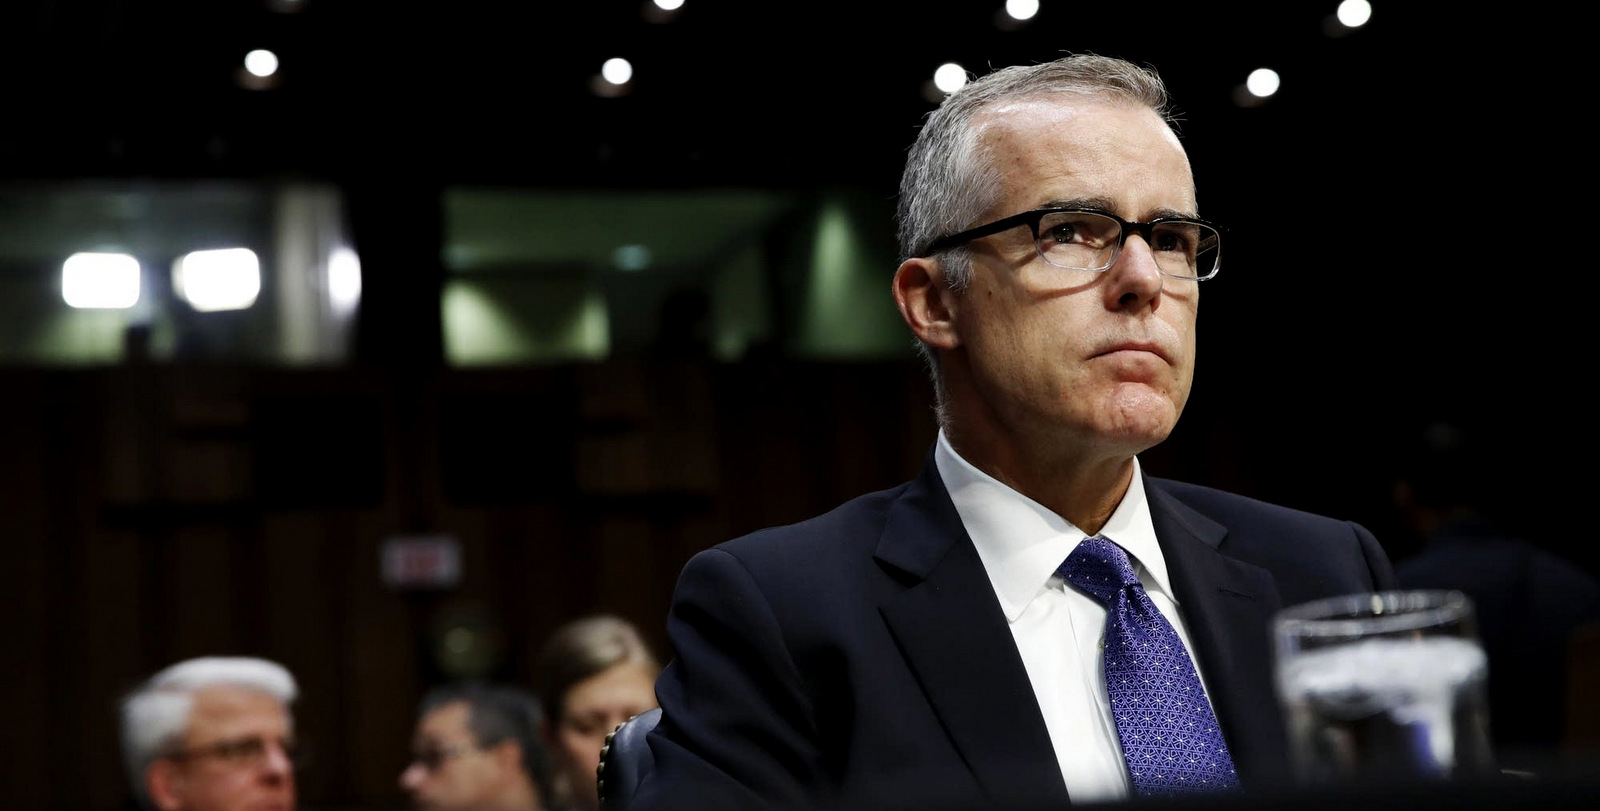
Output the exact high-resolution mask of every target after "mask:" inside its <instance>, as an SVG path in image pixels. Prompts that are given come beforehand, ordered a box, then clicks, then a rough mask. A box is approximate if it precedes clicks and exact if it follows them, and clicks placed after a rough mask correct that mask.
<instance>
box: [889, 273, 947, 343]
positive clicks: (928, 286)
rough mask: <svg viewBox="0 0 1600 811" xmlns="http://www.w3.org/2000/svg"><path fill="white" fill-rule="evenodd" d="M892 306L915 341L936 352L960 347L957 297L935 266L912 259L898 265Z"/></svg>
mask: <svg viewBox="0 0 1600 811" xmlns="http://www.w3.org/2000/svg"><path fill="white" fill-rule="evenodd" d="M894 303H895V305H896V306H898V307H899V308H900V317H901V318H903V319H905V322H906V326H908V327H910V328H911V333H912V334H913V335H916V336H917V339H918V340H920V341H922V342H923V343H925V344H927V345H929V346H932V347H935V348H937V349H954V348H956V347H957V346H960V345H961V334H960V332H959V331H958V330H957V329H956V322H955V316H956V307H957V306H958V304H959V301H958V297H957V296H956V294H955V291H953V290H951V289H950V287H949V285H947V284H945V283H944V277H943V274H942V272H941V269H940V267H939V263H938V262H935V261H934V260H932V259H927V258H922V257H913V258H911V259H907V260H906V261H904V262H902V263H900V268H899V269H898V270H896V271H895V272H894Z"/></svg>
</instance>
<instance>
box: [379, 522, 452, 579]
mask: <svg viewBox="0 0 1600 811" xmlns="http://www.w3.org/2000/svg"><path fill="white" fill-rule="evenodd" d="M379 554H380V556H381V558H382V560H381V567H382V572H383V584H384V585H386V586H388V587H389V588H392V589H398V590H413V589H448V588H454V587H456V586H457V585H460V583H461V543H460V542H459V541H457V540H456V538H455V536H453V535H392V536H390V537H388V538H385V539H384V541H383V546H382V548H381V550H380V552H379Z"/></svg>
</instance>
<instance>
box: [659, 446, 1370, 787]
mask: <svg viewBox="0 0 1600 811" xmlns="http://www.w3.org/2000/svg"><path fill="white" fill-rule="evenodd" d="M1145 490H1146V493H1147V494H1148V498H1149V502H1150V512H1151V518H1152V521H1153V522H1154V525H1155V531H1156V536H1157V537H1158V539H1159V541H1160V544H1161V549H1162V553H1163V554H1164V555H1165V556H1166V561H1167V568H1168V571H1169V574H1170V578H1171V583H1172V588H1173V591H1174V592H1175V596H1176V598H1177V602H1178V605H1179V606H1180V607H1181V610H1182V612H1183V616H1184V620H1185V622H1186V623H1187V625H1188V629H1189V634H1190V637H1191V639H1192V642H1193V645H1194V647H1195V650H1194V651H1193V653H1194V656H1195V658H1196V659H1197V660H1198V663H1199V666H1200V668H1201V671H1202V672H1203V673H1204V674H1205V678H1206V683H1207V685H1208V686H1209V688H1210V690H1211V701H1212V704H1213V705H1214V706H1215V707H1216V710H1217V715H1218V720H1219V721H1220V722H1221V726H1222V730H1223V734H1224V736H1225V737H1226V739H1227V741H1228V744H1229V747H1230V750H1231V752H1232V754H1233V758H1234V763H1235V767H1236V768H1237V770H1238V773H1239V776H1240V780H1241V782H1242V783H1243V784H1244V786H1245V787H1246V789H1251V788H1255V787H1277V786H1279V785H1281V784H1282V781H1283V779H1285V778H1286V777H1287V775H1288V768H1289V767H1288V761H1287V752H1286V751H1285V749H1286V741H1287V737H1286V732H1285V726H1284V721H1283V717H1282V714H1281V713H1280V711H1279V709H1278V707H1277V704H1276V698H1275V692H1274V689H1273V673H1272V654H1271V648H1272V640H1271V636H1270V632H1269V624H1270V620H1271V616H1272V614H1273V612H1274V611H1277V610H1278V609H1279V608H1281V607H1283V606H1286V605H1292V604H1295V603H1299V602H1304V601H1307V600H1312V599H1316V598H1321V597H1329V596H1334V595H1339V594H1348V593H1354V592H1364V591H1377V590H1383V589H1387V588H1393V587H1394V575H1393V572H1392V570H1391V567H1390V563H1389V560H1388V558H1387V556H1386V555H1385V554H1384V552H1383V549H1382V548H1381V547H1380V546H1379V545H1378V542H1377V541H1376V540H1375V539H1374V538H1373V536H1372V534H1371V533H1370V532H1368V531H1367V530H1366V529H1365V528H1363V527H1362V526H1360V525H1358V524H1356V523H1353V522H1349V521H1340V520H1335V519H1332V518H1327V517H1323V516H1318V515H1313V514H1310V513H1306V512H1302V511H1298V510H1293V509H1288V508H1285V507H1281V506H1276V505H1272V504H1267V503H1264V502H1261V501H1257V500H1254V499H1249V498H1245V497H1242V496H1238V495H1233V494H1230V493H1225V492H1222V491H1219V490H1215V489H1211V488H1207V487H1200V486H1196V485H1191V484H1183V483H1179V482H1175V481H1169V480H1164V479H1160V478H1156V477H1149V476H1147V477H1146V478H1145ZM667 626H668V634H669V638H670V640H671V642H672V645H673V649H674V653H675V655H674V658H673V660H672V661H671V662H670V663H669V664H668V666H667V667H666V669H665V670H664V671H663V672H662V675H661V677H660V678H659V680H658V681H657V683H656V693H657V698H658V699H659V701H660V704H661V708H662V715H661V720H660V722H659V724H658V725H657V726H656V728H655V729H654V730H653V731H652V732H651V733H650V734H649V736H648V740H649V743H650V748H651V751H652V754H653V756H654V758H655V765H654V769H653V771H652V772H651V773H650V774H649V775H648V776H647V777H646V778H645V779H644V782H643V783H642V784H641V785H640V787H639V793H638V795H637V796H636V798H635V802H634V804H633V805H632V806H631V808H633V809H635V811H662V809H708V810H709V809H752V808H768V807H773V808H784V809H845V808H848V809H900V808H904V809H951V810H952V811H958V810H959V811H988V810H989V809H1042V808H1049V807H1059V806H1063V805H1066V804H1068V803H1069V802H1070V798H1069V797H1068V796H1067V789H1066V784H1065V783H1064V781H1063V780H1062V777H1061V771H1060V768H1059V766H1058V764H1057V762H1056V756H1055V750H1054V749H1053V748H1052V744H1051V741H1050V735H1049V733H1048V732H1047V731H1046V729H1045V724H1044V718H1043V716H1042V715H1041V713H1040V710H1039V706H1038V703H1037V702H1036V700H1035V698H1034V694H1033V688H1032V686H1031V685H1030V684H1029V681H1028V674H1027V671H1026V670H1025V669H1024V667H1023V664H1022V659H1021V656H1020V655H1019V654H1018V652H1017V648H1016V644H1015V643H1014V642H1013V640H1012V636H1011V632H1010V630H1009V628H1008V626H1007V624H1006V618H1005V615H1004V614H1003V613H1002V611H1001V608H1000V603H999V600H998V598H997V597H996V596H995V593H994V589H993V588H992V586H991V585H990V583H989V579H988V576H987V574H986V573H985V571H984V568H983V565H982V563H981V562H980V560H979V558H978V553H977V549H976V547H974V545H973V543H972V540H971V538H970V537H968V535H967V533H966V530H965V528H964V527H963V526H962V523H961V519H960V516H959V515H958V514H957V512H956V509H955V505H954V504H953V503H952V502H951V500H950V496H949V494H948V493H947V492H946V490H945V487H944V484H943V482H942V481H941V480H940V478H939V474H938V470H937V467H936V466H935V465H934V463H933V460H932V455H931V453H930V455H929V457H928V461H927V463H926V465H925V467H924V469H923V471H922V473H921V474H920V475H919V476H918V477H917V478H916V479H914V480H912V481H910V482H907V483H906V484H903V485H901V486H899V487H896V488H893V489H890V490H884V491H880V492H877V493H871V494H868V495H865V496H862V497H860V498H857V499H854V500H852V501H849V502H847V503H845V504H843V505H841V506H839V507H838V508H836V509H834V510H832V511H830V512H828V513H826V514H824V515H821V516H818V517H815V518H812V519H809V520H807V521H803V522H801V523H798V524H792V525H789V526H783V527H774V528H768V529H763V530H760V531H757V532H754V533H751V534H749V535H746V536H744V537H741V538H737V539H734V540H731V541H728V542H726V543H722V544H719V545H718V546H715V547H713V548H711V549H708V550H705V551H702V552H700V553H698V554H697V555H695V556H694V557H693V558H692V559H691V560H690V561H689V562H688V564H687V565H686V566H685V567H684V569H683V572H682V573H681V575H680V578H679V580H678V584H677V589H676V591H675V593H674V595H673V600H672V606H671V611H670V614H669V617H668V621H667Z"/></svg>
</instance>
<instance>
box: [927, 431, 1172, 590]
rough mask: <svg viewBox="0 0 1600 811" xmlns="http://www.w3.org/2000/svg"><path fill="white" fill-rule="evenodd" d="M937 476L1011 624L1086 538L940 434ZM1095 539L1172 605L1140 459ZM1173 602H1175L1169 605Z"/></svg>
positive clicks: (937, 446)
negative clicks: (1109, 545) (1118, 552)
mask: <svg viewBox="0 0 1600 811" xmlns="http://www.w3.org/2000/svg"><path fill="white" fill-rule="evenodd" d="M933 460H934V464H936V465H937V466H938V469H939V477H940V478H941V479H943V480H944V485H945V489H946V490H947V491H949V493H950V500H951V501H953V502H955V507H956V512H957V513H958V514H959V515H960V516H961V523H962V524H963V525H965V526H966V529H967V535H969V536H970V537H971V538H972V543H973V545H974V546H976V547H977V548H978V557H979V559H980V560H982V561H983V568H984V569H985V570H986V571H987V572H988V574H989V582H990V583H991V584H992V585H993V586H994V591H995V594H996V596H998V597H999V598H1000V607H1001V609H1002V610H1004V611H1005V614H1006V619H1007V620H1010V621H1015V620H1016V619H1017V617H1019V616H1021V614H1022V612H1023V610H1024V609H1026V608H1027V607H1028V603H1030V602H1032V601H1033V599H1034V597H1036V596H1037V595H1038V594H1039V591H1040V590H1041V589H1044V588H1046V587H1048V586H1049V585H1051V582H1050V579H1051V577H1052V576H1054V575H1055V573H1056V569H1057V568H1059V567H1060V566H1061V562H1062V561H1064V560H1066V559H1067V555H1068V554H1069V553H1071V552H1072V549H1073V548H1074V547H1076V546H1077V545H1078V542H1079V541H1081V540H1083V538H1084V536H1085V534H1086V533H1085V532H1083V531H1082V530H1080V529H1078V528H1077V527H1076V526H1073V524H1072V522H1070V521H1068V520H1066V519H1065V518H1062V517H1061V516H1059V515H1056V514H1055V513H1054V512H1052V511H1051V510H1050V509H1048V508H1046V507H1045V506H1044V505H1042V504H1040V503H1039V502H1037V501H1034V500H1033V499H1031V498H1028V497H1027V496H1025V495H1023V494H1021V493H1019V492H1017V491H1016V490H1013V489H1011V487H1009V486H1008V485H1006V484H1004V483H1002V482H1001V481H1000V480H998V479H996V478H994V477H993V476H990V475H989V474H987V473H985V472H983V471H981V470H979V469H978V468H976V467H973V465H972V464H971V463H970V462H968V461H967V460H965V459H963V458H961V455H960V454H958V453H956V450H955V448H953V447H951V445H950V441H949V440H948V439H947V438H946V437H945V434H944V431H943V430H942V429H941V430H940V431H939V437H938V440H937V442H936V444H935V446H934V452H933ZM1100 535H1101V536H1102V537H1105V538H1108V539H1110V540H1111V541H1113V542H1115V543H1116V544H1117V545H1118V546H1120V547H1122V548H1123V549H1125V550H1127V552H1128V554H1129V556H1131V557H1132V558H1133V561H1134V565H1135V567H1139V566H1142V567H1143V568H1144V570H1145V571H1147V572H1149V574H1150V577H1151V579H1152V580H1153V585H1154V588H1155V589H1157V590H1159V591H1160V592H1162V593H1163V594H1165V595H1166V596H1167V597H1168V598H1169V599H1173V595H1172V587H1171V584H1170V583H1168V582H1167V563H1166V558H1164V557H1163V556H1162V554H1161V545H1160V544H1159V543H1157V542H1156V531H1155V526H1154V525H1153V524H1152V523H1151V522H1150V502H1149V501H1148V500H1147V499H1146V498H1145V491H1144V477H1143V475H1142V474H1141V471H1140V467H1139V459H1138V457H1134V460H1133V480H1132V481H1131V482H1130V483H1129V485H1128V492H1127V493H1125V494H1124V495H1123V496H1122V501H1121V502H1120V503H1119V504H1118V505H1117V509H1116V510H1115V511H1114V512H1113V513H1112V514H1111V518H1110V520H1108V521H1106V525H1105V526H1104V527H1102V528H1101V530H1100ZM1173 601H1174V602H1176V600H1175V599H1174V600H1173Z"/></svg>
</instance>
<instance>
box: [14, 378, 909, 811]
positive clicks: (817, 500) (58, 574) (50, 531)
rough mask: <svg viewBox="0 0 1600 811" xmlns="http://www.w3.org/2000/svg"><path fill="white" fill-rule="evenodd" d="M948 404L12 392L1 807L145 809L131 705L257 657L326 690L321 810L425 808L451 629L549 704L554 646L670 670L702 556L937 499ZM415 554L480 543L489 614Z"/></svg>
mask: <svg viewBox="0 0 1600 811" xmlns="http://www.w3.org/2000/svg"><path fill="white" fill-rule="evenodd" d="M925 385H926V384H925V382H924V381H922V379H921V373H920V370H918V369H916V368H914V367H911V366H909V365H908V366H904V367H902V366H898V365H893V364H885V365H870V364H869V365H866V366H862V367H855V368H846V367H830V366H828V365H823V364H818V365H812V366H809V367H802V368H794V367H786V366H782V365H779V364H776V363H771V364H753V365H750V366H718V365H714V364H707V365H696V364H692V363H690V364H686V363H684V362H681V361H671V362H663V363H648V362H643V361H628V362H617V363H614V364H612V363H607V364H596V365H585V366H578V367H566V368H552V369H532V370H527V369H522V370H509V369H508V370H488V371H483V370H478V371H472V372H439V373H437V374H435V373H411V374H407V375H405V376H404V377H403V378H402V377H398V376H396V375H395V374H393V373H390V372H384V371H380V370H373V369H361V370H328V369H324V370H307V371H304V372H288V371H285V370H281V369H278V370H250V369H233V368H226V369H223V368H197V367H141V368H113V369H87V370H59V371H56V370H0V386H3V387H4V390H5V391H6V392H7V394H8V397H6V398H0V443H3V445H0V447H4V448H5V449H6V452H7V456H8V462H7V464H6V465H5V466H4V469H3V470H0V505H3V507H4V510H5V513H4V514H5V515H6V522H7V523H6V526H7V531H8V534H9V535H10V536H11V541H10V543H9V544H8V545H7V550H8V551H9V552H10V553H11V555H12V557H11V560H10V569H11V571H12V572H13V573H14V574H15V575H16V577H15V584H14V586H13V587H12V588H9V589H7V590H6V594H5V597H4V598H3V599H4V600H5V605H6V607H7V609H8V612H7V615H8V617H9V618H12V625H13V626H14V629H13V631H12V638H13V639H14V640H16V641H17V643H18V644H17V646H16V647H14V648H12V650H11V651H10V656H11V658H13V659H15V660H17V661H16V663H15V666H12V667H7V668H3V669H0V692H3V694H4V695H5V696H6V702H5V706H4V707H3V708H0V711H3V714H0V721H3V723H0V748H3V751H6V752H7V753H8V756H7V758H5V759H0V806H3V807H32V808H50V809H63V810H64V811H79V810H80V809H81V811H117V810H118V809H122V808H124V807H125V806H126V803H127V802H128V800H129V794H128V792H127V787H126V783H125V778H124V776H123V774H122V772H121V767H120V761H119V752H118V747H117V730H116V716H115V702H116V699H117V698H118V697H120V695H121V694H122V693H123V692H124V691H125V690H127V689H129V688H131V687H132V686H133V685H134V684H136V683H137V682H138V680H140V679H142V678H143V677H145V676H147V675H148V674H149V673H151V672H153V671H154V670H156V669H158V668H160V667H163V666H165V665H167V664H170V663H171V662H173V661H176V660H177V659H180V658H186V657H189V656H196V655H202V654H250V655H260V656H266V657H268V658H272V659H275V660H277V661H280V662H282V663H284V664H285V665H287V666H288V667H289V668H290V669H291V670H292V671H293V672H294V673H295V675H296V677H297V679H298V680H299V682H300V685H301V689H302V698H301V700H300V701H299V703H298V704H297V706H296V711H295V712H296V717H297V723H298V726H299V728H300V731H301V733H302V735H303V736H304V737H305V738H306V739H307V740H308V741H310V742H311V744H312V746H313V751H314V759H313V761H312V763H311V765H310V767H309V768H308V769H307V770H306V771H305V772H303V773H302V775H301V790H302V791H301V793H302V799H303V801H304V804H305V805H306V807H318V808H324V809H334V808H338V809H351V810H352V811H363V810H365V809H371V810H372V811H377V810H378V809H396V808H400V807H402V806H403V805H404V798H403V796H402V795H401V793H400V791H399V789H398V788H397V787H396V784H395V780H396V777H397V776H398V774H399V771H400V769H402V768H403V767H404V765H405V762H404V761H405V757H406V753H407V751H408V749H409V740H410V734H411V725H412V723H413V720H414V712H415V705H416V701H417V700H418V699H419V698H420V697H421V695H422V693H423V692H424V691H425V690H426V689H427V688H428V687H430V686H432V685H433V684H434V683H436V682H437V681H439V680H441V679H444V678H447V677H449V676H450V675H451V673H450V672H449V671H448V670H447V669H446V668H445V667H444V666H443V665H442V664H441V661H440V660H439V658H438V656H437V634H438V626H439V623H440V621H441V618H449V617H452V616H456V615H457V614H458V613H459V612H468V614H469V615H470V616H476V617H482V618H485V620H484V621H485V622H487V623H489V624H491V625H492V626H493V627H494V628H495V629H496V630H497V632H498V633H499V634H500V635H501V644H502V646H503V647H502V649H501V651H500V656H499V658H498V660H496V662H495V664H494V666H493V668H492V670H491V672H490V673H489V675H490V676H492V677H494V678H500V679H505V680H508V681H512V682H520V683H524V684H531V682H532V673H533V664H534V657H535V655H536V653H537V650H538V648H539V646H540V645H541V644H542V643H543V641H544V640H545V638H546V637H547V636H548V635H549V633H550V632H551V631H553V630H554V629H555V628H556V627H557V626H559V625H561V624H562V623H565V622H567V621H569V620H571V619H574V618H577V617H579V616H582V615H585V614H589V613H594V612H597V611H607V612H611V613H616V614H620V615H622V616H624V617H627V618H628V619H630V620H633V621H634V622H636V623H638V624H639V625H640V627H641V630H642V631H643V632H644V633H645V636H646V637H647V639H649V640H650V641H651V643H652V644H653V645H655V646H656V647H657V649H658V651H660V652H661V653H662V654H663V656H666V655H670V650H668V649H667V647H666V637H665V619H666V610H667V605H668V601H669V599H670V596H671V592H672V588H673V585H674V584H675V582H676V579H677V575H678V572H679V571H680V570H681V568H682V566H683V564H684V563H685V562H686V561H687V560H688V558H689V557H690V556H691V555H693V554H694V553H696V552H698V551H700V550H701V549H705V548H707V547H709V546H711V545H713V544H715V543H718V542H720V541H723V540H727V539H729V538H731V537H734V536H735V535H738V534H743V533H745V532H748V531H750V530H753V529H756V528H758V527H761V526H766V525H769V524H774V523H787V522H789V521H794V520H799V519H801V518H804V517H806V516H808V515H811V514H814V513H816V512H820V511H822V510H824V509H828V508H830V507H832V506H834V504H836V503H837V502H838V501H841V500H843V499H844V498H847V497H849V496H850V495H854V494H855V493H854V492H853V491H858V490H861V489H865V488H872V489H876V488H878V487H883V486H889V485H891V484H893V483H896V482H898V481H900V480H903V479H904V478H906V477H907V476H910V475H911V474H913V473H914V472H915V470H916V468H917V466H920V464H921V460H922V454H923V452H924V451H925V450H926V443H927V441H928V440H929V439H931V437H932V434H931V430H930V428H929V426H931V416H930V418H929V419H928V420H925V421H919V420H918V418H917V415H911V416H910V418H909V419H903V418H904V417H906V415H905V414H904V413H903V412H904V411H905V410H906V409H907V408H908V407H909V406H910V405H912V404H915V403H917V402H918V397H919V395H918V392H919V391H922V390H923V389H925ZM480 406H482V407H483V408H479V407H480ZM475 409H476V410H475ZM475 417H476V418H479V419H481V420H482V421H483V422H482V424H481V425H478V426H475V428H477V429H480V430H475V431H467V432H461V431H458V430H455V429H456V428H458V427H459V426H457V425H455V424H453V423H449V422H446V421H447V420H456V421H459V420H464V419H473V418H475ZM496 437H505V438H506V440H507V441H506V447H504V448H496V447H495V443H494V441H495V439H496ZM462 441H466V442H467V443H468V444H466V445H462V444H460V443H461V442H462ZM451 443H457V444H454V445H452V444H451ZM529 449H532V450H531V451H530V450H529ZM563 449H565V450H563ZM534 451H537V452H534ZM476 461H483V462H486V463H487V464H489V465H491V466H492V465H500V464H507V463H520V464H525V465H528V466H530V467H528V468H527V469H526V470H523V471H521V472H520V473H519V472H515V471H513V472H512V474H511V477H510V478H511V479H512V480H515V481H513V482H512V485H511V486H507V484H506V482H507V481H508V480H507V479H505V478H504V477H501V478H499V479H497V478H496V477H497V476H498V475H499V474H500V470H499V469H498V468H494V467H490V468H487V469H485V470H482V471H478V472H477V475H466V476H462V475H459V474H460V470H461V468H459V467H458V468H456V469H455V470H454V471H452V469H451V468H450V466H451V465H461V464H471V463H473V462H476ZM302 471H303V475H300V474H301V472H302ZM358 479H359V481H357V480H358ZM463 483H465V484H466V486H465V487H464V486H463ZM412 533H443V534H447V535H451V536H454V537H455V538H457V539H458V540H459V541H460V543H461V544H462V548H463V552H464V554H465V560H464V563H465V570H464V576H463V579H462V582H461V584H460V587H459V588H456V589H452V590H447V591H443V592H396V591H393V590H391V589H390V588H388V587H386V586H384V585H383V583H382V581H381V577H380V568H379V550H380V548H381V546H382V544H383V542H384V540H385V539H387V538H389V537H391V536H394V535H396V534H412ZM474 612H475V613H474Z"/></svg>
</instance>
